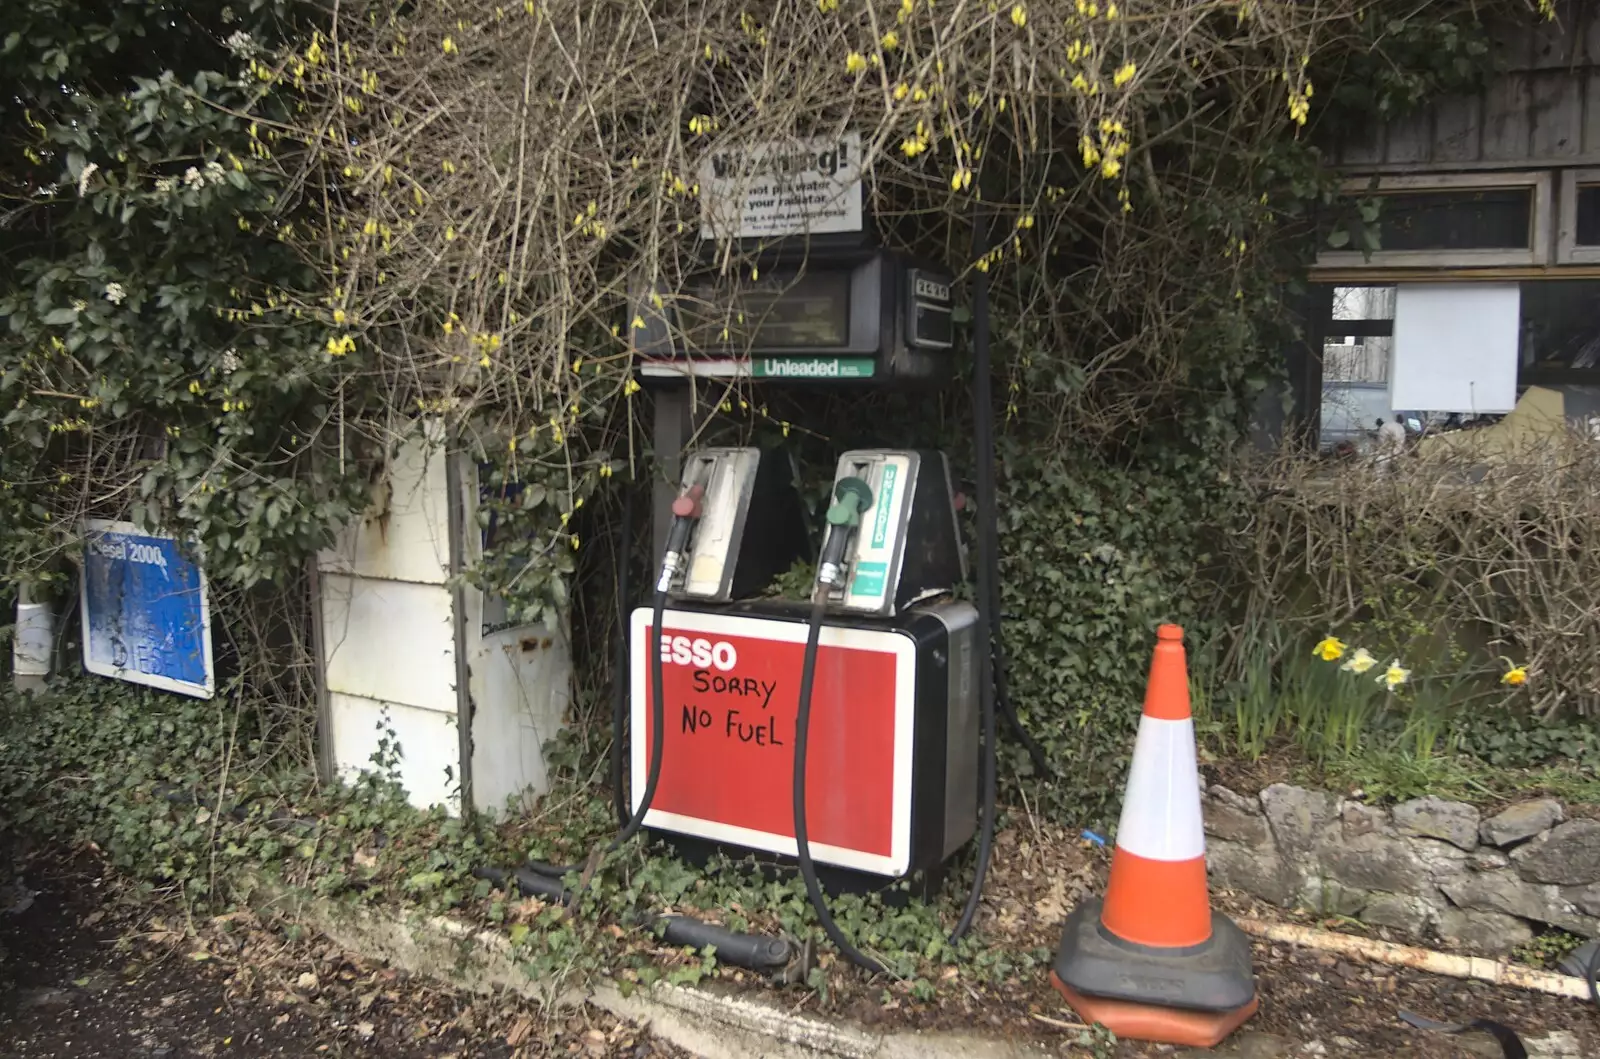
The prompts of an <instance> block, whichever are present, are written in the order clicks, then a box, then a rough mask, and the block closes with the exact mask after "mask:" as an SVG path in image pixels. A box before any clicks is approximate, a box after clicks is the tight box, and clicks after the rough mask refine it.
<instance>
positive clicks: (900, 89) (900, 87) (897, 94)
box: [894, 81, 911, 102]
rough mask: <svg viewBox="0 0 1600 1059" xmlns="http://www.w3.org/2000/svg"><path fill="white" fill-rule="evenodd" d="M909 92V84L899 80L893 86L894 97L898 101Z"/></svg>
mask: <svg viewBox="0 0 1600 1059" xmlns="http://www.w3.org/2000/svg"><path fill="white" fill-rule="evenodd" d="M910 94H911V86H910V85H908V84H906V83H905V82H904V81H901V82H900V83H899V84H897V85H895V86H894V98H895V100H896V101H897V102H898V101H899V100H902V99H904V98H906V97H907V96H909V95H910Z"/></svg>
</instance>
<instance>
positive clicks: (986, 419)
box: [794, 216, 1044, 974]
mask: <svg viewBox="0 0 1600 1059" xmlns="http://www.w3.org/2000/svg"><path fill="white" fill-rule="evenodd" d="M988 224H989V222H988V219H987V218H986V217H981V216H980V217H979V219H978V221H977V226H978V238H977V242H978V248H979V255H980V257H981V255H982V254H983V253H986V252H987V250H988V245H989V240H988ZM973 294H974V297H973V313H972V316H973V332H974V335H975V338H974V341H973V382H972V400H973V404H974V406H975V408H974V415H973V419H974V424H973V444H974V448H975V449H976V450H977V451H976V454H975V455H976V459H977V465H978V466H977V471H978V474H977V481H978V552H979V555H978V570H977V575H978V585H977V588H978V592H977V597H978V608H979V620H978V626H977V637H978V652H977V654H978V689H979V691H978V694H979V697H980V712H981V714H982V723H983V747H982V753H983V758H982V779H981V782H982V792H981V794H980V805H979V818H978V859H977V866H976V868H975V869H974V872H973V877H972V887H971V889H970V890H968V892H967V901H966V905H965V906H964V907H963V908H962V910H961V918H960V919H959V920H957V922H956V926H955V929H954V930H953V931H951V933H950V941H951V943H952V944H953V943H955V942H958V941H960V940H961V939H962V938H964V937H966V935H967V932H968V931H969V930H971V929H972V921H973V919H974V918H975V917H976V916H977V914H978V906H979V904H980V903H981V902H982V900H983V885H984V882H985V881H986V880H987V878H988V875H989V862H990V860H991V859H992V858H993V856H994V831H995V813H996V803H997V801H998V797H997V791H996V787H997V777H996V772H997V760H996V749H997V748H996V746H995V700H996V696H997V688H996V684H997V669H996V667H995V658H994V656H993V654H992V653H991V647H992V646H993V645H994V642H995V641H994V640H993V639H992V637H993V634H994V633H995V632H997V631H998V628H999V613H1000V607H999V599H1000V593H999V586H998V584H997V581H996V573H997V571H998V569H999V561H998V556H999V548H998V543H999V528H998V523H997V520H996V512H995V505H996V502H997V501H996V498H995V493H996V489H995V480H994V392H993V386H992V380H991V379H990V375H989V373H990V358H989V277H988V273H987V272H984V271H981V270H980V271H979V272H978V276H977V280H976V281H975V289H974V292H973ZM835 532H837V530H835ZM826 547H827V544H826V542H824V549H825V550H826ZM824 565H825V564H824ZM819 568H820V567H819ZM826 608H827V589H826V588H825V587H822V588H819V589H818V590H817V594H816V597H815V598H814V599H813V601H812V604H811V620H810V623H809V627H808V628H807V630H806V649H805V654H804V656H803V657H802V660H801V664H800V705H799V709H798V711H797V713H796V716H795V729H796V730H795V740H794V841H795V851H796V859H797V860H798V861H799V862H800V877H801V878H802V879H804V880H805V886H806V897H807V898H808V899H809V900H810V902H811V908H812V910H813V911H814V912H816V914H817V920H818V921H819V922H820V923H821V924H822V929H823V931H824V932H825V933H826V934H827V935H828V937H829V939H830V940H832V942H833V943H834V944H835V945H836V946H838V948H839V952H840V953H841V954H843V956H844V957H845V959H847V960H849V961H850V962H851V963H853V964H855V965H856V966H857V967H860V968H862V969H863V970H865V971H867V972H869V973H871V974H881V973H883V972H884V971H885V970H886V968H885V967H884V966H883V964H882V963H881V962H879V961H878V960H876V959H874V958H873V957H871V956H868V955H867V954H866V953H864V952H862V951H861V950H860V949H859V948H857V947H856V945H855V943H854V942H852V941H851V940H850V938H849V937H848V936H847V935H846V934H845V932H844V931H843V930H842V929H841V928H840V927H839V924H838V923H837V922H836V921H835V920H834V918H833V915H832V913H830V912H829V911H828V904H827V899H826V898H825V896H824V895H823V893H822V885H821V883H820V882H819V881H818V880H817V869H816V864H815V863H814V862H813V860H812V858H811V846H810V836H809V835H808V834H807V830H806V749H807V743H808V741H809V736H810V728H811V697H812V692H813V690H814V687H815V683H816V672H817V647H818V642H819V641H820V639H821V636H822V623H823V618H824V615H825V611H826ZM1011 716H1015V714H1014V713H1012V714H1011ZM1016 728H1017V731H1018V733H1019V734H1021V735H1023V736H1024V737H1025V739H1026V736H1027V733H1026V732H1024V731H1023V730H1022V726H1021V724H1020V723H1019V724H1018V725H1017V726H1016ZM1026 742H1027V743H1030V744H1031V742H1032V741H1031V739H1030V740H1026ZM1033 747H1034V748H1036V747H1037V744H1033ZM1043 756H1044V755H1043V752H1042V751H1040V752H1039V753H1038V755H1037V760H1039V761H1042V760H1043Z"/></svg>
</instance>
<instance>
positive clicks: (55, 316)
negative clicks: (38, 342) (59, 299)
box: [44, 308, 78, 326]
mask: <svg viewBox="0 0 1600 1059" xmlns="http://www.w3.org/2000/svg"><path fill="white" fill-rule="evenodd" d="M77 319H78V310H76V309H73V308H66V309H51V310H50V311H49V312H47V313H45V314H44V322H45V323H47V324H50V325H52V326H58V325H60V324H70V323H72V322H74V321H75V320H77Z"/></svg>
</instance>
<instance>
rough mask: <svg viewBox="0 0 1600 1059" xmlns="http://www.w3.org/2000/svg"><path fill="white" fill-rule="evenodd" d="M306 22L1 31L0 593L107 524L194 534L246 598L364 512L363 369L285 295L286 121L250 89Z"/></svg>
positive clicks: (152, 6)
mask: <svg viewBox="0 0 1600 1059" xmlns="http://www.w3.org/2000/svg"><path fill="white" fill-rule="evenodd" d="M300 10H301V9H300V5H298V4H294V3H290V2H289V0H247V2H242V3H240V4H238V5H236V6H234V7H219V8H211V9H206V10H204V11H201V10H199V9H196V8H194V7H193V5H178V4H173V3H170V2H159V0H144V2H137V3H118V2H107V0H100V2H95V0H43V2H40V3H36V4H23V5H13V6H12V7H11V8H8V10H7V13H6V14H5V15H4V16H0V39H3V44H0V83H4V84H6V85H7V86H8V91H7V96H8V98H9V99H12V100H15V105H16V107H17V110H16V111H15V112H13V113H12V115H11V117H12V119H13V120H10V121H8V122H7V123H6V124H5V126H4V131H3V132H0V195H4V196H5V197H6V199H8V200H9V202H8V206H9V209H10V212H11V221H10V223H9V224H7V225H6V226H5V227H4V228H3V229H0V262H3V263H4V264H5V268H4V270H3V278H0V324H3V327H0V406H3V407H4V408H5V409H6V411H5V412H4V413H3V415H0V481H3V482H4V485H3V486H0V522H4V524H5V525H6V526H7V527H8V532H7V533H6V534H5V536H4V538H3V539H0V578H3V579H5V580H8V581H16V580H19V579H21V580H34V581H38V580H42V579H45V578H47V577H48V576H49V575H50V573H51V571H52V569H53V567H52V563H53V560H54V557H55V556H56V555H57V554H58V553H59V552H60V551H61V550H62V549H63V548H65V547H70V546H71V544H72V542H73V541H74V540H75V529H76V521H77V520H78V519H79V518H82V517H85V516H100V517H115V518H128V519H131V520H132V521H134V522H136V523H138V524H140V525H142V526H144V527H147V528H158V527H159V528H163V529H167V530H171V531H175V532H177V533H179V534H180V535H183V536H185V537H191V538H193V539H194V540H196V541H197V542H198V544H199V546H200V549H201V550H202V551H203V553H204V555H205V558H206V565H207V567H208V570H209V572H210V573H211V576H212V577H213V578H219V579H222V580H224V581H227V582H232V583H234V584H237V585H239V586H242V587H248V586H250V585H252V584H254V583H256V582H258V581H263V580H273V579H278V578H281V577H282V576H284V574H285V573H286V572H288V571H291V570H293V569H295V568H296V567H297V566H298V564H300V563H302V562H303V561H304V559H305V557H306V556H307V555H309V554H311V553H312V552H313V551H314V550H315V549H316V548H318V547H320V546H323V545H325V544H326V543H327V542H328V540H329V539H330V534H331V532H332V530H333V529H334V528H335V527H337V526H338V525H339V524H341V523H342V522H344V521H346V520H347V519H348V518H349V517H350V515H351V514H352V512H353V511H355V510H358V509H359V506H360V504H361V503H362V502H363V501H364V495H363V494H364V489H363V488H362V484H363V483H362V482H361V481H360V480H359V478H358V477H357V476H356V475H354V474H346V473H343V472H344V471H345V470H346V466H345V457H346V455H347V452H346V449H347V445H346V439H345V438H343V437H342V436H341V433H340V431H341V428H340V425H339V421H338V419H339V414H340V409H339V408H337V407H335V405H334V403H333V402H331V401H330V400H329V399H328V397H327V395H328V394H331V393H337V392H339V391H340V388H341V386H343V385H344V384H345V377H346V376H347V375H348V373H349V365H348V364H347V363H346V362H345V361H343V360H341V359H339V358H336V357H333V356H330V355H329V354H328V352H327V350H326V348H325V345H326V343H325V338H326V333H327V329H328V320H327V319H326V318H322V319H319V318H318V315H317V314H314V313H308V312H305V311H304V310H302V309H300V308H298V307H295V306H296V305H297V304H298V303H296V302H294V299H293V298H292V296H291V292H293V291H297V290H302V289H305V288H306V287H308V286H309V285H311V283H312V280H313V277H314V273H313V271H312V270H311V269H309V268H308V266H307V264H306V262H305V261H304V260H303V259H302V257H301V256H300V255H299V254H298V252H296V251H295V250H293V249H292V248H291V247H290V246H289V245H288V244H287V243H285V242H284V241H283V239H282V238H281V236H282V234H283V232H284V231H285V230H286V229H289V228H291V227H292V225H293V224H294V223H295V219H296V214H295V211H294V209H293V208H292V203H291V201H290V199H291V196H292V188H290V187H289V186H288V185H287V182H286V180H285V177H284V172H285V169H284V167H283V166H281V165H277V164H273V163H272V159H273V158H274V155H275V152H278V151H280V150H282V149H283V148H284V147H285V146H286V145H285V144H283V143H281V142H280V140H279V137H278V134H277V133H276V132H275V131H274V130H275V129H276V128H277V127H278V126H279V125H281V121H282V119H283V118H284V117H286V116H287V111H286V109H285V105H284V103H283V102H282V100H281V99H279V98H277V97H276V96H275V95H274V94H272V93H270V92H268V91H266V90H265V89H264V88H263V87H262V84H261V78H260V77H259V76H258V75H259V71H260V69H261V67H260V66H259V65H258V62H257V57H258V56H263V57H264V56H265V55H266V54H267V53H268V52H269V50H271V49H274V48H276V47H277V46H278V44H279V43H280V42H281V41H282V40H284V39H285V38H286V36H288V35H292V34H293V33H294V32H296V20H297V19H298V18H299V17H301V15H300ZM345 393H346V399H347V401H348V402H349V404H348V405H347V410H348V407H353V406H354V405H355V403H356V402H357V401H358V399H359V398H358V393H359V391H358V390H356V389H355V388H349V389H347V390H346V391H345ZM352 458H353V457H352Z"/></svg>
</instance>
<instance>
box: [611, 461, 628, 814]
mask: <svg viewBox="0 0 1600 1059" xmlns="http://www.w3.org/2000/svg"><path fill="white" fill-rule="evenodd" d="M632 532H633V483H632V482H628V483H627V484H626V485H624V486H623V487H622V527H621V531H620V532H619V533H618V534H617V558H616V563H617V648H616V649H617V658H616V670H615V672H616V674H617V675H616V679H614V680H613V681H612V682H611V798H612V801H613V802H614V803H615V804H616V810H617V826H618V827H619V828H622V827H627V826H628V818H629V817H630V816H631V815H632V814H631V813H630V812H629V811H628V792H627V791H626V790H625V789H624V785H623V784H624V776H625V773H626V769H625V767H624V765H623V762H624V758H623V754H622V733H623V732H624V731H625V730H626V729H627V727H628V681H627V680H626V679H624V674H626V673H627V672H628V671H629V658H628V621H629V619H630V618H631V617H632V615H631V614H630V613H629V609H628V601H629V599H631V598H632V597H631V594H630V593H629V591H628V589H629V584H628V564H629V562H630V561H631V560H632V558H633V549H631V548H629V547H628V542H629V540H630V534H632Z"/></svg>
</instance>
